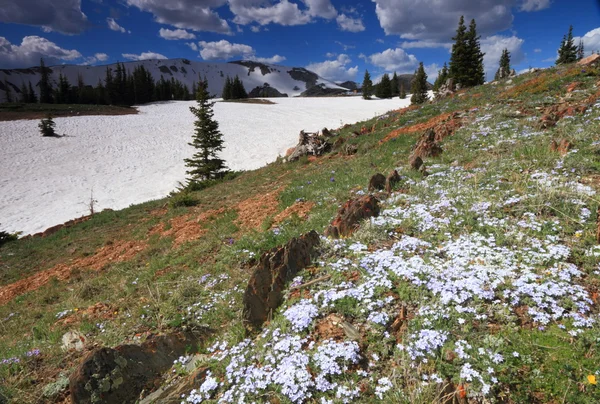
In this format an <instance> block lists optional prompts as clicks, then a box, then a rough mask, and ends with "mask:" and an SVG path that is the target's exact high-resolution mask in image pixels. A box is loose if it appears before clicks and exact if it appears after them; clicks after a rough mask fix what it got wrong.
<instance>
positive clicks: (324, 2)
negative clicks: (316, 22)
mask: <svg viewBox="0 0 600 404" xmlns="http://www.w3.org/2000/svg"><path fill="white" fill-rule="evenodd" d="M303 2H304V4H306V5H307V6H308V15H310V16H313V17H321V18H325V19H328V20H330V19H332V18H335V16H336V15H337V11H336V10H335V7H333V4H331V1H330V0H303Z"/></svg>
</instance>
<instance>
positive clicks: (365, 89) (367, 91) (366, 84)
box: [362, 70, 373, 100]
mask: <svg viewBox="0 0 600 404" xmlns="http://www.w3.org/2000/svg"><path fill="white" fill-rule="evenodd" d="M372 95H373V82H372V81H371V75H370V74H369V71H368V70H365V77H364V78H363V83H362V96H363V98H364V99H365V100H368V99H370V98H371V96H372Z"/></svg>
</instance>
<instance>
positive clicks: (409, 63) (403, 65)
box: [368, 48, 419, 73]
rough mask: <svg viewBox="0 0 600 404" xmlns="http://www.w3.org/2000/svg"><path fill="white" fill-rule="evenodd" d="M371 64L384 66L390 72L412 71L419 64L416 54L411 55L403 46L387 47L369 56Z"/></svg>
mask: <svg viewBox="0 0 600 404" xmlns="http://www.w3.org/2000/svg"><path fill="white" fill-rule="evenodd" d="M368 60H369V62H371V64H373V65H375V66H378V67H382V68H383V69H385V70H386V71H388V72H392V71H397V72H399V73H400V72H402V73H412V71H413V70H415V68H416V67H417V66H418V65H419V62H418V60H417V58H416V57H415V55H410V54H408V53H406V51H405V50H404V49H402V48H396V49H386V50H384V51H383V52H379V53H374V54H372V55H371V56H369V57H368Z"/></svg>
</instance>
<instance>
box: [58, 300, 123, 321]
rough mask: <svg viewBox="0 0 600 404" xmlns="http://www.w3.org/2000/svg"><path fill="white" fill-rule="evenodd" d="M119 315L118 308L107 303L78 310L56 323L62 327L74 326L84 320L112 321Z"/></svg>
mask: <svg viewBox="0 0 600 404" xmlns="http://www.w3.org/2000/svg"><path fill="white" fill-rule="evenodd" d="M117 314H118V308H116V307H113V306H111V305H108V304H105V303H96V304H94V305H92V306H90V307H88V308H86V309H83V310H78V311H76V312H75V313H73V314H70V315H68V316H66V317H65V318H62V319H60V320H58V321H57V322H56V324H60V325H72V324H76V323H79V322H80V321H81V320H83V319H88V320H110V319H112V318H113V317H115V316H116V315H117Z"/></svg>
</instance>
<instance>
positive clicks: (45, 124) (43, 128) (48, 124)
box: [38, 115, 56, 136]
mask: <svg viewBox="0 0 600 404" xmlns="http://www.w3.org/2000/svg"><path fill="white" fill-rule="evenodd" d="M54 126H56V124H55V123H54V120H53V119H52V116H51V115H48V117H47V118H46V119H42V120H41V121H40V123H39V125H38V128H40V133H41V134H42V136H56V132H55V131H54Z"/></svg>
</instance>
